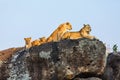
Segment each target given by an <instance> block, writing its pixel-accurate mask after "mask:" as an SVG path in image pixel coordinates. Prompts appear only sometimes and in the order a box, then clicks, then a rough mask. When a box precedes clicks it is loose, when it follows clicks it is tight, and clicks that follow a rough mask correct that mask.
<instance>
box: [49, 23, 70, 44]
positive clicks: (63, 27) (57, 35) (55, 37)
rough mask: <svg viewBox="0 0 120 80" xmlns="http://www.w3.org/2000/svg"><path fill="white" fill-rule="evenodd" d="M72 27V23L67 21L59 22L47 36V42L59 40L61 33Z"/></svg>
mask: <svg viewBox="0 0 120 80" xmlns="http://www.w3.org/2000/svg"><path fill="white" fill-rule="evenodd" d="M71 29H72V25H71V24H70V23H69V22H66V23H63V24H60V25H59V26H58V28H57V29H56V30H55V31H54V32H53V33H52V34H51V35H50V36H49V37H48V38H47V42H54V41H55V42H57V41H59V40H61V38H62V36H63V34H64V33H65V32H66V31H67V30H71Z"/></svg>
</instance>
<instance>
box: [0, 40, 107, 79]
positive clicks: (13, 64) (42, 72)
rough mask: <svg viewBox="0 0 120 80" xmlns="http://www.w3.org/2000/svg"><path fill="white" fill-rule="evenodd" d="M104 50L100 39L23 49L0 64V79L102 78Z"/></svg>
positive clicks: (104, 58) (104, 61) (104, 62)
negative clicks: (0, 65)
mask: <svg viewBox="0 0 120 80" xmlns="http://www.w3.org/2000/svg"><path fill="white" fill-rule="evenodd" d="M105 50H106V48H105V46H104V44H103V43H102V42H101V41H99V40H96V39H95V40H90V39H85V38H83V39H77V40H62V41H60V42H51V43H46V44H43V45H41V46H35V47H32V48H30V49H29V50H24V49H23V50H20V51H18V52H16V53H15V54H14V55H12V57H11V59H10V60H9V61H8V62H7V63H4V64H3V65H2V68H0V70H1V72H0V80H102V79H100V78H101V76H102V74H103V73H104V68H105V64H106V54H105ZM2 70H4V73H3V72H2ZM5 73H6V74H5ZM7 73H8V74H7Z"/></svg>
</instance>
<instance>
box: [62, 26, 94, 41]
mask: <svg viewBox="0 0 120 80" xmlns="http://www.w3.org/2000/svg"><path fill="white" fill-rule="evenodd" d="M90 32H91V27H90V25H89V24H84V25H83V28H82V29H81V30H80V31H76V32H66V33H64V35H63V36H62V39H79V38H89V39H93V38H95V37H94V36H91V35H90Z"/></svg>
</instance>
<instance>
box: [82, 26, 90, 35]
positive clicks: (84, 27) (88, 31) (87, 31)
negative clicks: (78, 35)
mask: <svg viewBox="0 0 120 80" xmlns="http://www.w3.org/2000/svg"><path fill="white" fill-rule="evenodd" d="M81 31H84V32H86V33H87V34H89V33H90V32H91V27H90V25H89V24H83V28H82V29H81V30H80V32H81Z"/></svg>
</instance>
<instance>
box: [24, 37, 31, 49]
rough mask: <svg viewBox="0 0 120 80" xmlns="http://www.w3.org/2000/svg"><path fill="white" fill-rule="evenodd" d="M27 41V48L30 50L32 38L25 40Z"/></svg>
mask: <svg viewBox="0 0 120 80" xmlns="http://www.w3.org/2000/svg"><path fill="white" fill-rule="evenodd" d="M24 40H25V48H30V47H31V37H28V38H24Z"/></svg>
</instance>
